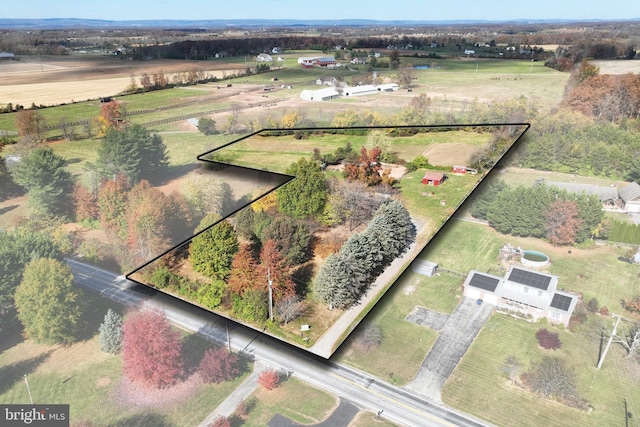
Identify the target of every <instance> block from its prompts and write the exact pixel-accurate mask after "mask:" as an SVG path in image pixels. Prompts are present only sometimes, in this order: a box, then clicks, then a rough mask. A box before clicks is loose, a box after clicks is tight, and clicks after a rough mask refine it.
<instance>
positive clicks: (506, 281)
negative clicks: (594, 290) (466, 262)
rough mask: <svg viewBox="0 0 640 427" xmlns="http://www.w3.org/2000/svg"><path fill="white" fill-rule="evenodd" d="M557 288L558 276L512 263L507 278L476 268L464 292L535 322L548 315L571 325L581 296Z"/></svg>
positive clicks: (467, 281) (466, 283)
mask: <svg viewBox="0 0 640 427" xmlns="http://www.w3.org/2000/svg"><path fill="white" fill-rule="evenodd" d="M557 287H558V277H557V276H554V275H551V274H548V273H543V272H538V271H533V270H527V269H524V268H521V267H518V266H514V265H512V266H510V267H509V269H508V270H507V272H506V274H505V276H504V277H498V276H495V275H492V274H487V273H481V272H478V271H475V270H472V271H471V272H469V275H468V276H467V278H466V279H465V282H464V285H463V288H464V291H463V293H464V295H465V296H467V297H469V298H474V299H478V300H482V302H483V303H487V304H492V305H495V306H496V307H497V308H498V309H501V310H506V311H511V312H516V313H519V314H521V315H524V316H526V317H529V318H531V319H532V320H534V321H537V320H540V319H542V318H546V319H547V320H548V321H549V322H551V323H556V324H560V323H561V324H563V325H565V326H569V320H570V319H571V315H572V314H573V310H574V309H575V307H576V304H577V303H578V298H579V297H578V295H576V294H573V293H570V292H565V291H562V290H559V289H558V288H557Z"/></svg>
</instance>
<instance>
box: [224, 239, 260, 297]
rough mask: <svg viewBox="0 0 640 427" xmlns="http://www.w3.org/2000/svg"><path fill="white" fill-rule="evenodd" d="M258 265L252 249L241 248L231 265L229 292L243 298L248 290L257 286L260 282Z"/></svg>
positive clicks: (244, 246) (247, 246)
mask: <svg viewBox="0 0 640 427" xmlns="http://www.w3.org/2000/svg"><path fill="white" fill-rule="evenodd" d="M257 265H258V263H257V262H256V260H255V259H254V257H253V252H252V251H251V247H250V246H249V245H242V246H240V249H239V250H238V253H236V255H235V256H234V257H233V261H232V263H231V273H230V274H229V279H228V280H227V283H228V285H229V288H228V289H229V291H230V292H232V293H234V294H237V295H240V296H242V294H243V293H244V291H245V290H246V289H248V288H251V287H254V286H256V284H257V282H258V271H257Z"/></svg>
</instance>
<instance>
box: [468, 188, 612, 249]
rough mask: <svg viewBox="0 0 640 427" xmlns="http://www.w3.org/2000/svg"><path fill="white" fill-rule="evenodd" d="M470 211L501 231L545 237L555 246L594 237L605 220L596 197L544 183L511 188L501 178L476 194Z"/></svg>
mask: <svg viewBox="0 0 640 427" xmlns="http://www.w3.org/2000/svg"><path fill="white" fill-rule="evenodd" d="M471 214H472V215H473V216H474V217H475V218H478V219H483V220H486V221H488V222H489V224H490V225H491V226H492V227H493V228H495V229H496V230H497V231H499V232H501V233H503V234H511V235H514V236H531V237H537V238H546V239H548V240H549V241H550V242H551V243H553V244H557V245H568V244H574V243H582V242H584V241H586V240H587V239H590V238H592V237H597V236H598V235H599V233H600V230H601V228H600V227H601V226H602V221H603V219H604V212H603V211H602V203H601V202H600V200H599V199H598V197H597V196H588V195H586V194H579V195H574V194H569V193H567V192H566V191H563V190H560V189H558V188H557V187H553V186H547V185H543V184H539V185H534V186H532V187H524V186H518V187H516V188H510V187H508V186H507V185H506V184H505V183H504V182H503V181H497V182H495V183H492V184H491V185H490V186H488V187H487V188H486V189H485V191H483V192H482V194H480V195H479V196H478V198H477V199H476V200H475V202H474V205H473V207H472V209H471Z"/></svg>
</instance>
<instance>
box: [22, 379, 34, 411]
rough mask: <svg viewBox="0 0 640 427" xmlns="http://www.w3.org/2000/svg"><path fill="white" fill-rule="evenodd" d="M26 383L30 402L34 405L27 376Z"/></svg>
mask: <svg viewBox="0 0 640 427" xmlns="http://www.w3.org/2000/svg"><path fill="white" fill-rule="evenodd" d="M24 383H25V384H26V385H27V391H28V392H29V400H30V401H31V404H32V405H33V397H31V389H30V388H29V381H27V374H24Z"/></svg>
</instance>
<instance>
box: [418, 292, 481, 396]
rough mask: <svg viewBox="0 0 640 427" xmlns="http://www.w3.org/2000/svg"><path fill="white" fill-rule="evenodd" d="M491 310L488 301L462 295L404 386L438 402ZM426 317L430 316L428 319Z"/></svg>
mask: <svg viewBox="0 0 640 427" xmlns="http://www.w3.org/2000/svg"><path fill="white" fill-rule="evenodd" d="M493 309H494V306H493V305H491V304H486V303H485V304H482V305H477V303H476V300H475V299H472V298H467V297H463V298H462V300H461V301H460V304H458V307H456V309H455V311H454V312H453V313H451V314H450V315H449V316H448V318H447V319H446V321H445V322H444V324H443V325H442V328H441V329H440V335H439V336H438V339H437V340H436V342H435V343H434V344H433V347H432V348H431V351H429V354H427V357H426V358H425V359H424V361H423V362H422V366H421V367H420V370H419V371H418V374H417V375H416V377H415V378H414V379H413V381H412V382H411V383H410V384H409V385H407V388H409V389H411V390H413V391H415V392H417V393H419V394H421V395H423V396H425V397H428V398H430V399H433V400H435V401H437V402H441V399H440V389H441V388H442V386H443V385H444V383H445V382H446V381H447V379H448V378H449V376H450V375H451V373H452V372H453V370H454V369H455V368H456V366H457V365H458V362H460V359H462V356H464V354H465V353H466V352H467V349H468V348H469V346H470V345H471V343H472V342H473V340H474V339H475V337H476V335H478V332H480V329H482V327H483V326H484V324H485V322H486V321H487V319H489V317H490V316H491V313H492V312H493ZM422 310H425V309H422ZM427 311H428V310H427ZM412 313H413V312H412ZM423 314H424V313H423ZM438 317H439V316H438ZM407 318H409V316H407ZM414 318H416V320H418V319H424V317H421V316H417V317H416V316H414ZM426 318H429V316H427V317H426ZM440 319H441V318H440ZM440 319H439V320H440ZM429 320H432V319H431V318H429ZM416 323H420V322H416ZM424 323H427V324H428V323H431V322H428V321H427V322H424ZM436 323H437V322H436Z"/></svg>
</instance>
